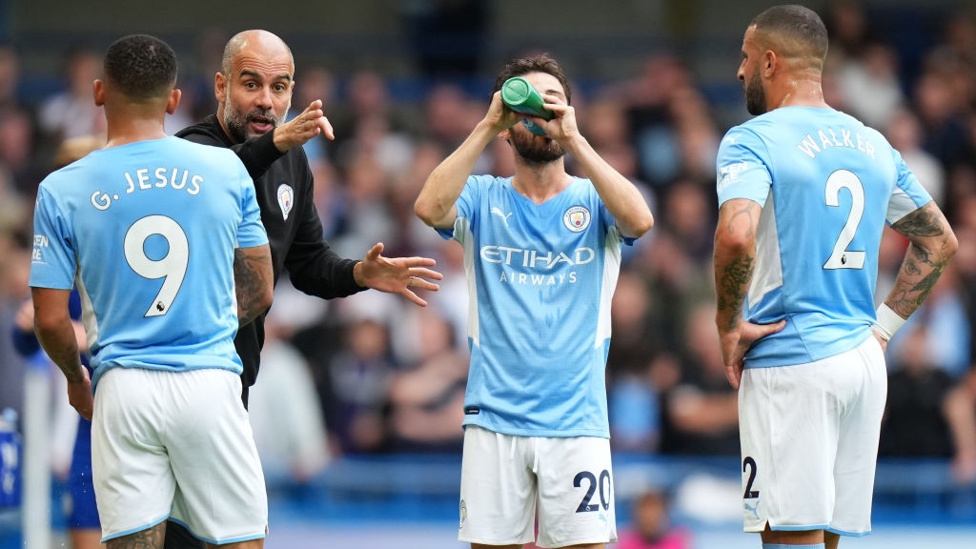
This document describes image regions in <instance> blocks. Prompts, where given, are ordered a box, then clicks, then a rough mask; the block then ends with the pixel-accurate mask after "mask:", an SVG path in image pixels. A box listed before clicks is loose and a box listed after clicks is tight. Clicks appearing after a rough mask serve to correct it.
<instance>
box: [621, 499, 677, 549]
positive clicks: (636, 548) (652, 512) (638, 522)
mask: <svg viewBox="0 0 976 549" xmlns="http://www.w3.org/2000/svg"><path fill="white" fill-rule="evenodd" d="M669 508H670V505H669V502H668V494H667V493H666V492H665V491H664V490H661V489H650V490H645V491H643V492H642V493H640V494H638V495H637V496H636V497H635V498H634V500H633V503H632V504H631V508H630V514H631V526H630V527H629V528H627V529H626V530H624V531H623V532H621V534H620V541H619V542H617V545H616V546H615V547H616V549H692V547H694V539H693V535H692V533H691V531H690V530H688V529H687V528H683V527H675V526H674V525H673V524H671V517H670V516H669V513H668V511H669Z"/></svg>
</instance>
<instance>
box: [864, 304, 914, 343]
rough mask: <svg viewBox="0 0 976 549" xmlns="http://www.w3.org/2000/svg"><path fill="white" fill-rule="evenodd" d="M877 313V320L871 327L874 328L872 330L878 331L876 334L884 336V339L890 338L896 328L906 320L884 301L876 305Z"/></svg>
mask: <svg viewBox="0 0 976 549" xmlns="http://www.w3.org/2000/svg"><path fill="white" fill-rule="evenodd" d="M877 314H878V320H877V321H876V322H875V323H874V326H872V328H874V331H876V332H878V335H880V336H881V337H883V338H885V340H890V339H891V336H893V335H895V332H897V331H898V328H901V326H902V324H904V323H905V320H906V319H904V318H902V317H901V316H900V315H899V314H898V313H896V312H895V311H893V310H892V309H891V307H889V306H888V305H887V304H885V303H882V304H881V306H879V307H878V313H877Z"/></svg>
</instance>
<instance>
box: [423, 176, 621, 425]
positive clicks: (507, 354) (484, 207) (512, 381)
mask: <svg viewBox="0 0 976 549" xmlns="http://www.w3.org/2000/svg"><path fill="white" fill-rule="evenodd" d="M456 205H457V210H458V218H457V220H456V221H455V224H454V228H453V229H440V230H439V231H438V232H439V233H440V234H441V235H442V236H443V237H444V238H452V237H453V238H454V239H455V240H457V241H458V242H460V243H461V245H462V246H463V247H464V263H465V272H466V274H467V281H468V293H469V300H470V304H469V314H468V336H469V344H470V348H471V366H470V370H469V373H468V384H467V391H466V394H465V421H464V423H465V425H469V424H473V425H478V426H481V427H484V428H486V429H489V430H491V431H495V432H499V433H504V434H509V435H520V436H543V437H572V436H597V437H609V436H610V433H609V427H608V425H607V398H606V384H605V377H604V370H605V367H606V358H607V350H608V348H609V343H610V301H611V298H612V297H613V291H614V287H615V286H616V282H617V276H618V273H619V270H620V251H621V247H620V245H621V243H622V242H625V241H626V242H627V243H628V244H629V243H632V242H633V240H632V239H624V238H622V237H621V235H620V234H619V232H618V231H617V228H616V226H615V221H614V218H613V216H612V215H611V214H610V212H609V211H607V209H606V207H605V206H604V205H603V202H602V201H601V200H600V197H599V195H597V193H596V190H595V189H594V188H593V185H592V184H591V183H590V181H588V180H586V179H579V178H574V179H573V181H572V183H571V184H570V185H569V187H568V188H566V189H565V190H564V191H562V192H561V193H560V194H559V195H557V196H555V197H553V198H551V199H549V200H547V201H546V202H544V203H542V204H535V203H533V202H532V201H531V200H529V199H528V198H526V197H525V196H523V195H522V194H520V193H519V192H518V191H516V190H515V189H514V188H513V187H512V179H511V178H497V177H492V176H471V177H469V178H468V181H467V184H466V185H465V188H464V190H463V192H462V193H461V196H460V198H459V199H458V201H457V203H456Z"/></svg>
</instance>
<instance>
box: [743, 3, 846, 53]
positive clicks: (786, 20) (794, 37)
mask: <svg viewBox="0 0 976 549" xmlns="http://www.w3.org/2000/svg"><path fill="white" fill-rule="evenodd" d="M750 26H755V27H756V30H757V31H759V32H763V33H772V34H778V35H780V36H782V37H784V38H787V39H789V40H791V41H794V42H797V43H799V44H802V45H803V47H804V48H805V49H807V54H808V55H811V56H813V57H817V58H819V59H821V60H822V59H824V58H825V57H826V56H827V44H828V37H827V27H825V26H824V23H823V20H821V19H820V16H819V15H817V12H815V11H813V10H811V9H810V8H807V7H805V6H800V5H797V4H784V5H780V6H773V7H771V8H769V9H768V10H766V11H764V12H762V13H760V14H759V15H757V16H756V17H755V18H754V19H753V20H752V23H751V24H750Z"/></svg>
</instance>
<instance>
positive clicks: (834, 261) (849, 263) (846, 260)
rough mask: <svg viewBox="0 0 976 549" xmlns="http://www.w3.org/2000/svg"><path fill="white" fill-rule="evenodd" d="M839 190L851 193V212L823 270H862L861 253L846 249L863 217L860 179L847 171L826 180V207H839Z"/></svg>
mask: <svg viewBox="0 0 976 549" xmlns="http://www.w3.org/2000/svg"><path fill="white" fill-rule="evenodd" d="M841 189H847V190H848V191H849V192H850V193H851V211H850V213H849V214H848V215H847V223H845V224H844V228H843V230H841V232H840V235H839V236H838V237H837V242H835V243H834V251H833V253H831V254H830V257H829V258H827V262H826V263H824V265H823V268H824V269H863V268H864V257H865V253H864V252H863V251H851V250H848V249H847V247H848V246H849V245H850V243H851V241H852V240H854V234H855V233H856V232H857V226H858V225H860V223H861V217H862V216H863V215H864V185H862V184H861V180H860V178H858V177H857V175H855V174H854V172H849V171H847V170H837V171H836V172H834V173H832V174H830V177H828V178H827V186H826V188H825V189H824V199H825V200H826V201H827V205H828V206H833V207H835V208H836V207H839V206H840V192H841Z"/></svg>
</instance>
